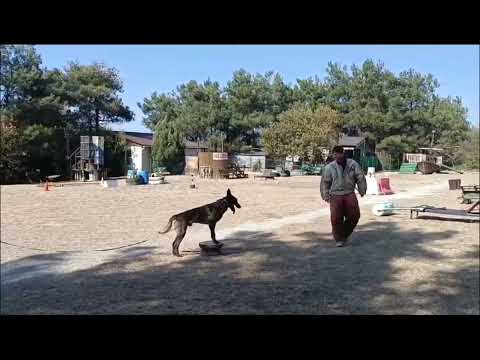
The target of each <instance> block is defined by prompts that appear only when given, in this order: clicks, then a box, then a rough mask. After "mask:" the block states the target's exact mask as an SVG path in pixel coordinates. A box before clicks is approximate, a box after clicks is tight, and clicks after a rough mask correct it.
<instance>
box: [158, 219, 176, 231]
mask: <svg viewBox="0 0 480 360" xmlns="http://www.w3.org/2000/svg"><path fill="white" fill-rule="evenodd" d="M174 220H175V215H174V216H172V217H171V218H170V219H168V224H167V226H165V228H164V229H163V231H159V232H158V233H159V234H166V233H167V232H169V231H170V230H172V225H173V221H174Z"/></svg>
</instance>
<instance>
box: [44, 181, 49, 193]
mask: <svg viewBox="0 0 480 360" xmlns="http://www.w3.org/2000/svg"><path fill="white" fill-rule="evenodd" d="M44 191H50V190H49V189H48V179H47V181H46V182H45V189H44Z"/></svg>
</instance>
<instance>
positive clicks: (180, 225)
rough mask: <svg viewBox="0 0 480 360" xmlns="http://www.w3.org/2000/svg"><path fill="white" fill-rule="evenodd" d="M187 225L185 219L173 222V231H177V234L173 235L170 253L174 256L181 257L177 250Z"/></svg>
mask: <svg viewBox="0 0 480 360" xmlns="http://www.w3.org/2000/svg"><path fill="white" fill-rule="evenodd" d="M187 226H188V224H187V222H185V221H177V222H176V223H175V231H176V233H177V236H176V237H175V241H174V242H173V244H172V253H173V255H175V256H178V257H182V255H180V252H179V251H178V248H179V246H180V243H181V242H182V240H183V238H184V237H185V234H186V233H187Z"/></svg>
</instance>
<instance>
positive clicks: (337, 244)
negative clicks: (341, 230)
mask: <svg viewBox="0 0 480 360" xmlns="http://www.w3.org/2000/svg"><path fill="white" fill-rule="evenodd" d="M343 243H344V242H343V241H337V242H335V246H336V247H342V246H343Z"/></svg>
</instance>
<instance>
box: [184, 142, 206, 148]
mask: <svg viewBox="0 0 480 360" xmlns="http://www.w3.org/2000/svg"><path fill="white" fill-rule="evenodd" d="M183 144H184V145H185V148H187V149H208V148H209V146H208V143H206V142H205V141H200V142H196V141H190V140H184V141H183Z"/></svg>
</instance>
